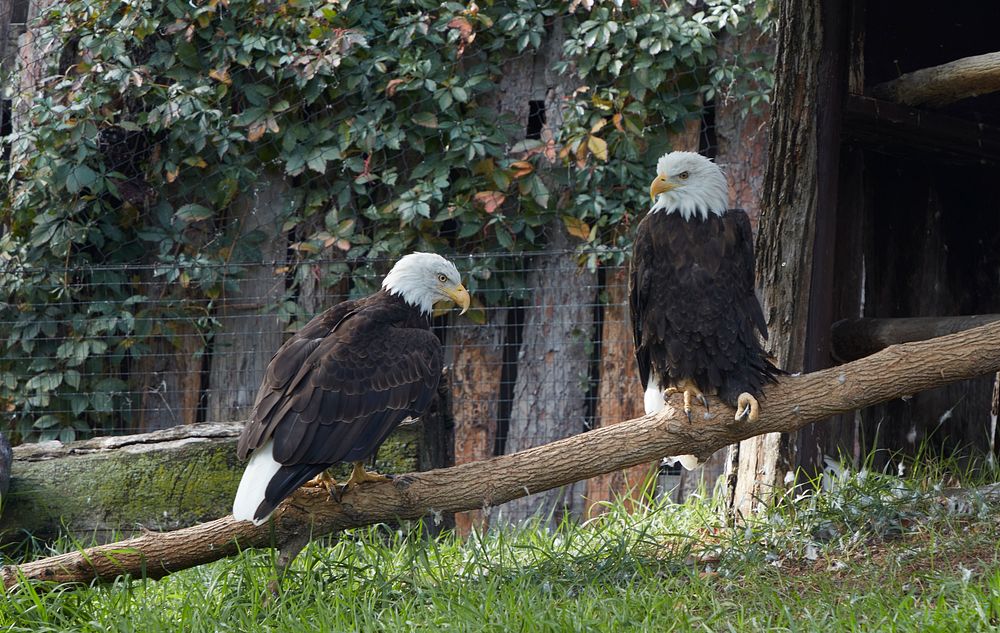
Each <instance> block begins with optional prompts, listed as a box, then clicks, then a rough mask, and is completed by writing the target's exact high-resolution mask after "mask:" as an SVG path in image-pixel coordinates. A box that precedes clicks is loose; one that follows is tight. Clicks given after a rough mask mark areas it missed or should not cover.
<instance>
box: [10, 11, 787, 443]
mask: <svg viewBox="0 0 1000 633" xmlns="http://www.w3.org/2000/svg"><path fill="white" fill-rule="evenodd" d="M693 5H694V6H692V4H690V3H689V4H686V3H679V2H671V3H661V2H658V1H656V2H654V1H651V0H633V1H631V2H625V3H620V6H619V4H618V3H606V2H599V3H595V2H593V0H590V1H588V2H582V1H581V0H575V1H574V2H564V1H556V0H509V1H502V2H501V1H496V2H492V1H487V2H483V3H482V4H481V5H477V4H476V3H475V2H470V3H469V4H467V5H466V4H459V3H454V2H446V3H440V2H437V1H433V2H432V1H430V0H415V1H402V0H372V1H370V2H350V1H349V0H339V1H337V0H333V1H329V0H289V1H286V2H273V1H268V0H203V1H195V2H189V1H188V0H134V1H132V2H128V3H122V2H115V1H112V0H69V1H67V2H62V3H59V4H57V5H54V6H52V7H50V8H49V9H47V11H46V12H45V14H44V15H43V16H41V18H40V21H39V22H38V23H37V24H35V25H32V27H31V29H32V32H33V34H34V36H35V38H36V40H35V41H36V42H38V43H39V50H42V49H46V50H52V51H56V52H57V53H58V54H56V55H50V56H47V57H44V58H43V59H42V61H41V63H43V64H44V65H45V68H44V69H42V70H41V72H39V73H38V76H41V77H46V78H47V79H45V80H44V81H42V82H41V83H40V84H39V85H38V86H36V89H37V92H36V93H35V94H33V95H31V96H30V99H28V100H25V101H24V102H23V103H20V104H18V105H17V106H16V107H17V108H19V110H18V120H17V124H16V125H15V129H14V131H13V133H12V134H11V135H10V136H9V137H8V138H7V141H8V143H9V149H10V160H9V162H8V163H7V165H6V178H5V181H4V183H5V191H4V197H3V206H2V209H0V224H2V226H3V229H2V237H0V283H2V287H3V289H4V293H3V295H2V296H0V321H2V322H4V323H7V324H9V326H10V334H9V336H8V337H7V339H6V340H5V342H4V348H3V353H2V355H0V406H2V407H4V408H5V409H6V410H8V412H11V413H12V414H14V415H12V418H13V419H15V420H16V422H15V424H14V425H13V426H14V431H15V432H16V434H17V436H18V437H17V438H16V439H22V440H24V439H31V438H42V439H48V438H55V437H58V438H61V439H63V440H69V439H73V438H74V437H75V436H76V435H77V434H78V433H88V432H90V431H93V430H100V429H101V428H102V425H105V424H108V423H109V422H108V420H110V419H112V418H114V415H116V414H115V413H114V412H116V411H118V410H119V408H120V407H119V405H120V401H119V398H120V397H121V394H122V393H124V392H125V391H126V389H127V384H128V381H129V379H130V377H129V369H130V367H131V366H132V364H134V363H135V362H136V360H137V359H140V358H142V357H143V355H144V354H149V353H150V349H149V346H148V345H147V342H148V339H149V337H151V336H165V335H167V334H169V332H167V331H166V328H167V326H165V325H164V323H165V322H166V321H167V319H168V318H181V319H185V320H186V321H187V322H189V323H191V324H193V326H194V327H195V328H196V329H197V330H198V331H200V332H202V333H203V334H204V335H205V336H206V337H209V336H211V333H212V331H213V329H214V328H215V327H216V322H215V321H214V319H213V316H212V307H211V306H212V302H213V301H214V300H215V299H217V298H218V297H219V296H221V295H222V294H223V293H224V292H226V291H227V284H228V285H229V286H230V287H231V286H232V284H234V283H235V282H236V280H238V279H239V275H240V273H241V271H242V270H243V267H244V265H245V264H246V263H247V262H250V261H253V259H254V257H255V251H256V250H257V248H258V246H259V245H260V244H261V243H262V242H263V241H264V240H266V239H269V236H268V235H266V234H264V233H262V232H260V231H256V232H251V233H249V234H248V233H247V232H246V231H241V227H240V226H239V222H238V221H236V218H237V214H236V212H235V211H234V208H235V207H236V205H237V202H238V201H239V199H240V198H241V196H245V195H246V194H247V192H251V191H253V190H254V189H255V188H257V187H261V186H267V183H268V182H269V179H270V180H273V179H281V180H282V181H283V182H285V183H287V186H288V193H287V195H286V196H285V205H284V207H283V208H282V210H281V213H282V222H283V226H282V230H283V231H284V232H285V233H287V235H288V236H289V237H290V244H291V251H292V252H293V254H294V257H295V258H296V260H297V261H299V262H306V261H310V260H316V259H323V260H329V259H331V258H332V259H337V260H341V261H343V262H355V265H360V266H366V265H368V264H365V262H367V261H371V260H373V259H374V258H378V257H385V256H394V255H396V254H399V253H402V252H405V251H409V250H414V249H433V250H437V251H441V252H460V253H496V252H502V251H507V252H514V253H516V252H522V251H531V250H533V249H538V248H540V247H544V245H545V236H544V232H543V227H545V226H546V225H548V224H550V223H551V222H552V221H553V220H558V219H560V218H561V219H562V221H563V222H564V223H565V226H566V228H567V229H568V230H569V232H570V233H571V234H572V235H574V236H576V237H577V238H579V239H580V240H581V242H582V243H584V244H586V245H587V247H588V252H589V253H591V256H592V263H593V261H596V259H593V258H599V257H601V256H602V253H604V254H606V255H607V256H612V255H610V254H616V253H618V251H617V250H616V248H617V247H621V246H624V245H626V244H627V240H628V235H627V232H626V231H623V230H621V227H622V226H624V225H625V224H627V222H628V220H629V219H630V218H631V217H633V216H634V215H635V214H636V213H637V212H639V211H641V210H642V209H644V204H645V200H644V193H643V192H644V191H645V187H646V185H647V184H648V183H647V182H646V181H647V180H648V171H649V164H650V160H651V159H650V157H651V156H656V155H658V154H659V153H660V152H661V151H664V150H665V149H666V145H665V143H666V139H667V132H668V131H670V130H671V129H677V128H679V127H680V126H681V125H683V123H684V122H685V121H686V120H688V119H689V118H691V117H695V116H700V113H701V108H702V104H703V102H704V101H705V100H708V99H712V98H713V97H714V96H715V94H716V93H717V92H718V91H719V90H720V89H722V88H726V89H727V90H728V91H729V92H733V91H734V89H733V86H735V85H738V88H737V89H736V90H737V91H738V92H739V94H741V95H742V96H743V98H744V99H745V100H746V102H747V103H748V104H751V105H752V104H757V103H759V102H761V101H763V100H766V98H767V94H768V92H769V89H770V73H769V71H768V66H767V64H766V63H765V64H760V63H756V60H755V63H753V64H750V65H746V66H742V65H740V64H736V65H733V64H732V63H731V62H727V63H728V65H723V64H722V63H720V61H719V59H718V53H717V51H716V46H715V43H716V38H717V36H718V35H719V34H720V33H721V32H722V31H729V32H731V33H733V34H736V35H738V33H739V32H740V30H741V29H743V28H745V27H746V26H747V25H751V24H753V25H756V26H757V27H758V28H769V24H770V22H769V19H770V18H769V8H770V7H769V3H768V2H764V1H762V0H756V1H754V0H708V1H705V2H698V3H693ZM554 20H559V21H560V22H561V24H562V28H563V30H564V32H565V34H566V37H565V41H564V44H563V51H562V59H561V61H560V62H559V63H557V64H556V65H555V67H554V68H552V69H551V70H552V71H554V72H558V73H562V74H563V75H564V76H566V77H574V78H575V80H576V81H578V84H579V86H580V89H579V90H577V91H576V92H575V93H574V94H573V95H571V97H570V99H569V101H568V102H567V104H566V108H565V113H564V117H565V118H564V122H563V125H562V126H561V128H560V129H559V132H558V137H556V138H542V139H537V140H522V141H520V142H514V140H515V139H520V138H522V137H523V127H524V122H523V121H513V120H510V119H509V118H505V117H501V116H498V114H497V107H496V104H497V100H498V99H499V98H500V95H499V94H498V85H499V78H500V77H501V76H502V73H503V72H504V64H505V63H506V62H508V61H509V60H511V59H513V58H516V57H518V56H523V55H534V54H537V53H539V52H540V50H541V48H542V47H543V46H544V45H545V42H546V38H547V36H548V34H549V32H550V31H551V28H552V25H553V22H554ZM554 187H555V188H558V190H559V192H561V193H564V194H565V195H553V194H554V193H557V192H554V191H553V188H554ZM137 264H145V265H148V266H150V269H149V270H151V271H152V272H151V273H150V274H151V276H152V278H153V279H155V280H159V281H161V282H162V286H161V287H162V289H163V290H162V293H163V294H162V296H157V297H155V298H151V297H149V296H147V295H146V294H144V292H145V290H143V289H147V288H148V287H149V285H148V282H149V281H150V279H149V277H150V275H148V274H140V273H139V272H136V270H135V269H134V267H135V266H136V265H137ZM490 268H497V269H500V270H501V272H502V268H503V266H502V264H501V262H499V261H492V260H484V261H483V262H481V263H480V264H479V265H478V266H477V268H476V269H475V270H473V271H472V273H473V274H472V282H473V286H474V289H475V290H477V291H478V293H479V296H480V297H482V298H483V299H484V300H485V301H487V302H489V303H498V302H502V301H504V300H505V299H506V298H507V297H509V293H508V291H507V289H508V288H509V287H510V286H511V285H516V284H513V283H512V281H511V279H510V277H509V276H508V275H505V274H493V273H491V272H490V271H489V269H490ZM324 270H325V271H326V272H327V274H328V275H329V276H330V277H329V278H327V279H324V280H323V282H324V283H332V282H333V281H335V279H334V278H333V277H336V276H338V275H344V274H347V273H348V272H349V267H348V265H347V264H346V263H343V264H340V265H333V266H329V267H326V268H325V269H324ZM494 272H495V271H494ZM363 290H365V288H363V287H362V288H359V291H363ZM293 291H294V289H293V288H290V289H289V293H292V292H293ZM154 299H155V300H154ZM192 299H198V300H200V301H191V300H192ZM282 305H283V306H284V307H282V308H281V309H284V310H286V311H287V312H288V314H287V316H288V318H290V319H300V318H304V317H305V316H310V315H302V314H295V313H294V312H295V308H294V304H293V303H289V302H286V303H284V304H282ZM289 305H291V306H292V307H288V306H289ZM205 306H208V307H207V308H206V307H205ZM119 415H120V414H119ZM118 422H119V423H120V422H122V421H121V420H118ZM125 422H127V420H126V421H125Z"/></svg>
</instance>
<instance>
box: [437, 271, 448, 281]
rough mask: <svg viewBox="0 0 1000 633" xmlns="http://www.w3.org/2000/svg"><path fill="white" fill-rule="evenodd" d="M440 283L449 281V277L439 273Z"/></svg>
mask: <svg viewBox="0 0 1000 633" xmlns="http://www.w3.org/2000/svg"><path fill="white" fill-rule="evenodd" d="M438 281H440V282H441V283H444V282H446V281H448V275H446V274H444V273H438Z"/></svg>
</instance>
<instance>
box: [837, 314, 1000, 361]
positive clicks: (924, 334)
mask: <svg viewBox="0 0 1000 633" xmlns="http://www.w3.org/2000/svg"><path fill="white" fill-rule="evenodd" d="M996 321H1000V314H973V315H968V316H957V317H910V318H900V319H843V320H841V321H837V322H836V323H834V324H833V337H832V340H833V354H834V357H835V358H836V359H837V360H839V361H840V362H847V361H852V360H857V359H859V358H864V357H865V356H868V355H869V354H874V353H875V352H877V351H879V350H883V349H885V348H887V347H889V346H890V345H897V344H899V343H909V342H911V341H925V340H927V339H929V338H934V337H936V336H944V335H946V334H954V333H955V332H961V331H962V330H968V329H971V328H974V327H979V326H980V325H986V324H987V323H994V322H996Z"/></svg>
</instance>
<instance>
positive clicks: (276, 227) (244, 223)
mask: <svg viewBox="0 0 1000 633" xmlns="http://www.w3.org/2000/svg"><path fill="white" fill-rule="evenodd" d="M287 192H288V182H287V181H286V180H285V178H284V177H283V176H281V175H279V174H274V173H268V174H265V175H263V176H262V177H261V181H260V182H259V183H258V185H257V186H256V188H255V189H254V191H253V192H252V193H250V194H248V195H244V196H243V197H241V198H240V199H239V200H238V201H237V203H236V204H235V205H234V211H235V217H234V219H233V222H234V225H235V226H236V227H238V229H237V231H238V234H237V237H236V238H235V239H234V241H233V245H232V248H233V250H234V251H235V250H237V249H239V248H240V247H239V244H238V242H239V240H241V239H244V236H246V235H248V234H250V233H253V232H259V233H258V235H260V234H263V240H262V241H261V243H260V247H259V249H257V252H258V255H259V256H258V258H257V259H256V260H255V261H254V260H250V261H245V262H240V263H243V264H244V266H245V271H244V274H243V278H242V279H240V280H239V281H238V282H237V286H238V287H237V289H236V291H235V292H232V293H227V294H226V295H225V296H224V297H223V299H222V304H221V306H220V308H219V312H218V320H219V324H220V325H219V330H218V331H217V332H216V333H215V335H214V336H213V339H212V358H211V370H210V374H209V390H208V411H207V414H206V420H207V421H209V422H215V421H220V420H245V419H246V418H247V417H248V416H249V413H250V409H251V408H252V407H253V402H254V398H256V396H257V388H258V387H259V386H260V381H261V380H262V379H263V377H264V370H265V369H266V368H267V364H268V362H270V360H271V357H272V356H273V355H274V352H275V351H276V350H277V349H278V347H280V346H281V342H282V339H283V336H282V325H281V322H280V321H279V319H278V317H276V316H275V315H274V314H273V306H274V304H276V303H277V302H278V301H279V300H281V299H282V298H283V297H284V294H285V279H284V275H281V274H278V273H277V272H276V268H277V267H278V265H279V264H280V263H283V262H284V261H285V258H286V249H287V240H286V238H285V237H284V235H283V233H282V231H281V225H282V221H283V220H284V215H285V212H286V206H285V205H286V204H287V195H286V194H287ZM258 239H260V237H258ZM234 263H235V262H234Z"/></svg>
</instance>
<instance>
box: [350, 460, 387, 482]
mask: <svg viewBox="0 0 1000 633" xmlns="http://www.w3.org/2000/svg"><path fill="white" fill-rule="evenodd" d="M387 481H392V477H389V476H388V475H381V474H379V473H376V472H369V471H367V470H365V466H364V463H363V462H354V469H353V470H351V476H350V477H349V478H348V479H347V483H346V484H345V487H346V488H353V487H354V486H357V485H360V484H364V483H384V482H387Z"/></svg>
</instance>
